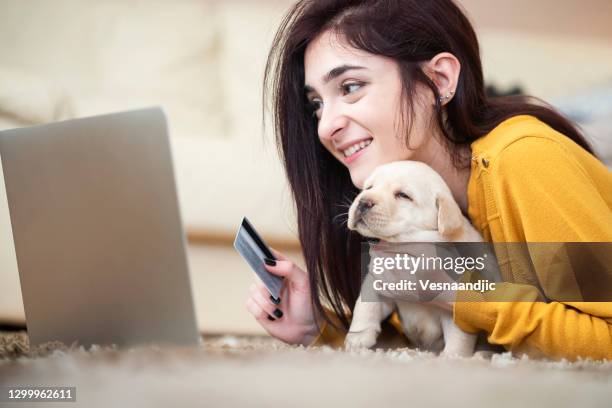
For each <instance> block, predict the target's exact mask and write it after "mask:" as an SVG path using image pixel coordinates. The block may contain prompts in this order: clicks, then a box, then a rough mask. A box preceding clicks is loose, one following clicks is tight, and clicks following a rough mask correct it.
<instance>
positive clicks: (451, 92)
mask: <svg viewBox="0 0 612 408" xmlns="http://www.w3.org/2000/svg"><path fill="white" fill-rule="evenodd" d="M454 94H455V91H449V92H448V93H447V94H446V96H441V97H440V98H438V100H439V101H440V103H442V102H444V101H445V100H447V99H450V98H451V96H453V95H454Z"/></svg>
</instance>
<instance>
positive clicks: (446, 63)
mask: <svg viewBox="0 0 612 408" xmlns="http://www.w3.org/2000/svg"><path fill="white" fill-rule="evenodd" d="M423 68H424V71H425V73H426V74H427V76H428V77H429V78H430V79H431V80H432V81H433V83H434V84H436V87H437V88H438V93H439V94H440V105H444V104H446V103H448V102H450V100H451V99H453V96H454V95H455V91H456V90H457V83H458V81H459V73H460V72H461V63H459V60H458V59H457V57H455V56H454V55H453V54H451V53H450V52H441V53H439V54H437V55H436V56H434V57H433V58H432V59H431V60H429V61H428V62H427V63H425V66H424V67H423Z"/></svg>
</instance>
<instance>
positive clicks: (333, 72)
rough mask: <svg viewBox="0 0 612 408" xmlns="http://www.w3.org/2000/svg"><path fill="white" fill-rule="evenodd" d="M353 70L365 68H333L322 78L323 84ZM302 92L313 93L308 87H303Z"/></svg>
mask: <svg viewBox="0 0 612 408" xmlns="http://www.w3.org/2000/svg"><path fill="white" fill-rule="evenodd" d="M354 69H365V67H360V66H359V65H346V64H345V65H340V66H339V67H336V68H333V69H332V70H331V71H329V72H328V73H327V74H325V76H324V77H323V83H324V84H326V83H328V82H329V81H331V80H332V79H334V78H337V77H339V76H340V75H342V74H344V73H345V72H347V71H351V70H354ZM304 90H305V91H306V92H307V93H308V92H312V91H314V88H313V87H311V86H308V85H305V86H304Z"/></svg>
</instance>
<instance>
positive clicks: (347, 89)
mask: <svg viewBox="0 0 612 408" xmlns="http://www.w3.org/2000/svg"><path fill="white" fill-rule="evenodd" d="M362 86H363V84H362V83H360V82H345V83H343V84H342V92H343V93H344V94H345V95H348V94H351V93H353V92H357V91H358V90H359V89H361V87H362Z"/></svg>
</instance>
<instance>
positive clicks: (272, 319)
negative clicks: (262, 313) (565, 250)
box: [268, 315, 276, 322]
mask: <svg viewBox="0 0 612 408" xmlns="http://www.w3.org/2000/svg"><path fill="white" fill-rule="evenodd" d="M268 320H270V321H271V322H273V321H275V320H276V319H275V318H273V317H272V316H270V315H268Z"/></svg>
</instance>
